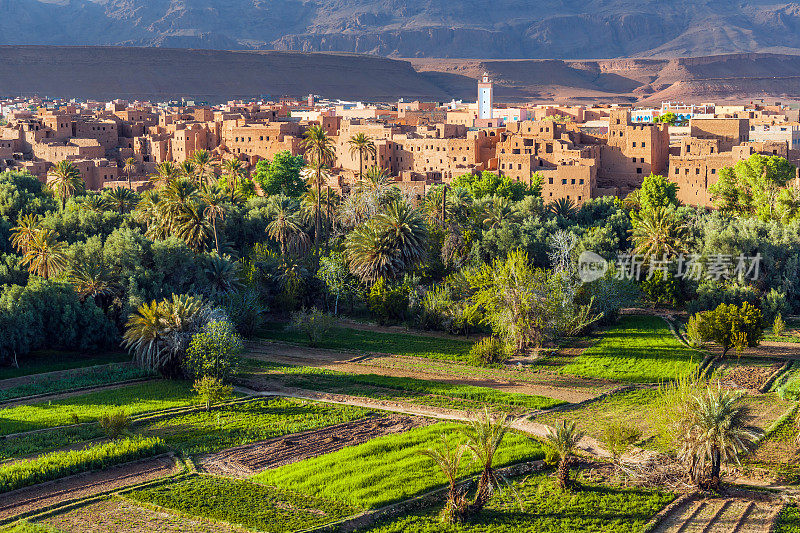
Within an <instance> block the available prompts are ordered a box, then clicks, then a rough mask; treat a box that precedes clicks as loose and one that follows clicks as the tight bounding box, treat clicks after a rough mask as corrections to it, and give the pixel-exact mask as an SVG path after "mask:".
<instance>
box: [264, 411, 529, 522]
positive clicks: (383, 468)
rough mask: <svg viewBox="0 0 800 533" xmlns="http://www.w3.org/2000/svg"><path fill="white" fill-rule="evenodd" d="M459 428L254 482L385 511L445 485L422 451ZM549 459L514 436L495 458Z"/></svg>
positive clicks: (319, 460)
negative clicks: (407, 499)
mask: <svg viewBox="0 0 800 533" xmlns="http://www.w3.org/2000/svg"><path fill="white" fill-rule="evenodd" d="M457 427H458V426H457V425H456V424H449V423H440V424H435V425H432V426H428V427H424V428H417V429H413V430H411V431H408V432H406V433H402V434H399V435H387V436H384V437H379V438H376V439H373V440H371V441H369V442H365V443H364V444H360V445H358V446H351V447H349V448H344V449H342V450H339V451H337V452H333V453H329V454H327V455H323V456H320V457H315V458H313V459H306V460H304V461H300V462H298V463H294V464H291V465H287V466H283V467H280V468H276V469H272V470H266V471H264V472H262V473H260V474H258V475H256V476H255V477H254V478H253V480H254V481H256V482H258V483H263V484H265V485H274V486H277V487H279V488H281V489H284V490H292V491H297V492H300V493H303V494H309V495H312V496H316V497H320V498H325V499H329V500H335V501H338V502H342V503H343V504H346V505H349V506H352V507H358V508H375V507H380V506H382V505H386V504H388V503H392V502H395V501H399V500H403V499H406V498H409V497H411V496H414V495H416V494H419V493H422V492H426V491H428V490H431V489H434V488H436V487H438V486H441V485H443V484H444V483H445V477H444V475H443V474H442V473H441V471H440V470H439V468H438V467H437V466H436V465H435V464H434V463H433V461H432V460H431V459H430V458H428V457H426V456H423V455H421V454H420V453H419V452H420V450H424V449H426V448H430V447H436V446H438V444H439V443H440V435H441V433H442V432H448V433H453V434H454V436H455V435H457V434H456V433H455V429H456V428H457ZM543 456H544V452H543V450H542V446H541V445H540V444H538V443H536V442H534V441H532V440H531V439H529V438H528V437H525V436H523V435H520V434H518V433H513V432H509V434H508V435H506V438H505V440H504V441H503V444H502V446H501V447H500V450H498V453H497V455H496V456H495V461H494V464H495V466H503V465H508V464H512V463H516V462H520V461H523V460H527V459H539V458H542V457H543ZM465 459H467V458H466V457H465ZM477 471H478V468H477V466H476V465H475V464H474V462H473V461H471V460H465V461H464V463H463V464H462V473H463V475H468V474H474V473H476V472H477Z"/></svg>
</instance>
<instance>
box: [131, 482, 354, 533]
mask: <svg viewBox="0 0 800 533" xmlns="http://www.w3.org/2000/svg"><path fill="white" fill-rule="evenodd" d="M126 497H127V498H130V499H132V500H135V501H140V502H146V503H151V504H155V505H159V506H161V507H166V508H168V509H174V510H176V511H180V512H181V513H186V514H188V515H192V516H202V517H204V518H212V519H215V520H222V521H225V522H228V523H231V524H238V525H242V526H244V527H247V528H251V529H255V530H257V531H264V532H275V533H284V532H286V531H298V530H303V529H308V528H311V527H314V526H320V525H323V524H326V523H328V522H334V521H336V520H339V519H342V518H345V517H347V516H350V515H352V514H354V513H355V512H356V509H353V508H351V507H348V506H346V505H342V504H341V503H337V502H332V501H328V500H324V499H321V498H313V497H308V496H304V495H301V494H296V493H293V492H290V491H282V490H277V489H275V488H272V487H264V486H262V485H257V484H254V483H250V482H248V481H240V480H234V479H226V478H218V477H212V476H205V475H201V476H193V477H189V478H186V479H182V480H178V481H174V482H171V483H167V484H163V485H159V486H157V487H154V488H150V489H144V490H137V491H134V492H131V493H129V494H127V495H126Z"/></svg>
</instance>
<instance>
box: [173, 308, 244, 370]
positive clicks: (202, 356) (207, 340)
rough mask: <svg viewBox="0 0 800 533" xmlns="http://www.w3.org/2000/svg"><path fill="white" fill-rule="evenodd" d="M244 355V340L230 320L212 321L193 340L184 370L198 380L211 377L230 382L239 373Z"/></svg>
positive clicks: (185, 360)
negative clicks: (240, 360)
mask: <svg viewBox="0 0 800 533" xmlns="http://www.w3.org/2000/svg"><path fill="white" fill-rule="evenodd" d="M241 352H242V339H241V338H240V337H239V334H238V333H236V329H235V328H234V327H233V324H231V323H230V322H228V321H227V320H215V321H213V322H209V323H208V324H206V325H205V326H203V329H202V330H201V331H200V332H199V333H196V334H195V335H194V336H193V337H192V342H191V343H190V344H189V348H187V350H186V357H185V358H184V360H183V367H184V370H185V371H186V374H187V375H188V376H190V377H192V378H194V379H199V378H203V377H206V376H211V377H215V378H218V379H220V380H222V381H227V380H228V379H229V378H230V376H231V374H233V372H235V370H236V368H237V366H238V364H239V355H240V354H241Z"/></svg>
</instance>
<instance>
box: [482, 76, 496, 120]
mask: <svg viewBox="0 0 800 533" xmlns="http://www.w3.org/2000/svg"><path fill="white" fill-rule="evenodd" d="M493 85H494V84H493V83H492V82H491V81H489V74H487V73H486V72H484V73H483V78H481V81H479V82H478V119H492V118H494V117H493V116H492V102H493V99H494V95H493V92H494V90H493Z"/></svg>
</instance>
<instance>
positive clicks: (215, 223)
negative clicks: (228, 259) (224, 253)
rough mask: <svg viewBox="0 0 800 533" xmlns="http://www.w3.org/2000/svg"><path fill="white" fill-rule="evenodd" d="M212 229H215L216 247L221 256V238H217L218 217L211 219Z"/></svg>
mask: <svg viewBox="0 0 800 533" xmlns="http://www.w3.org/2000/svg"><path fill="white" fill-rule="evenodd" d="M211 227H212V228H214V247H215V248H216V249H217V255H219V237H218V236H217V217H211Z"/></svg>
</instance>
